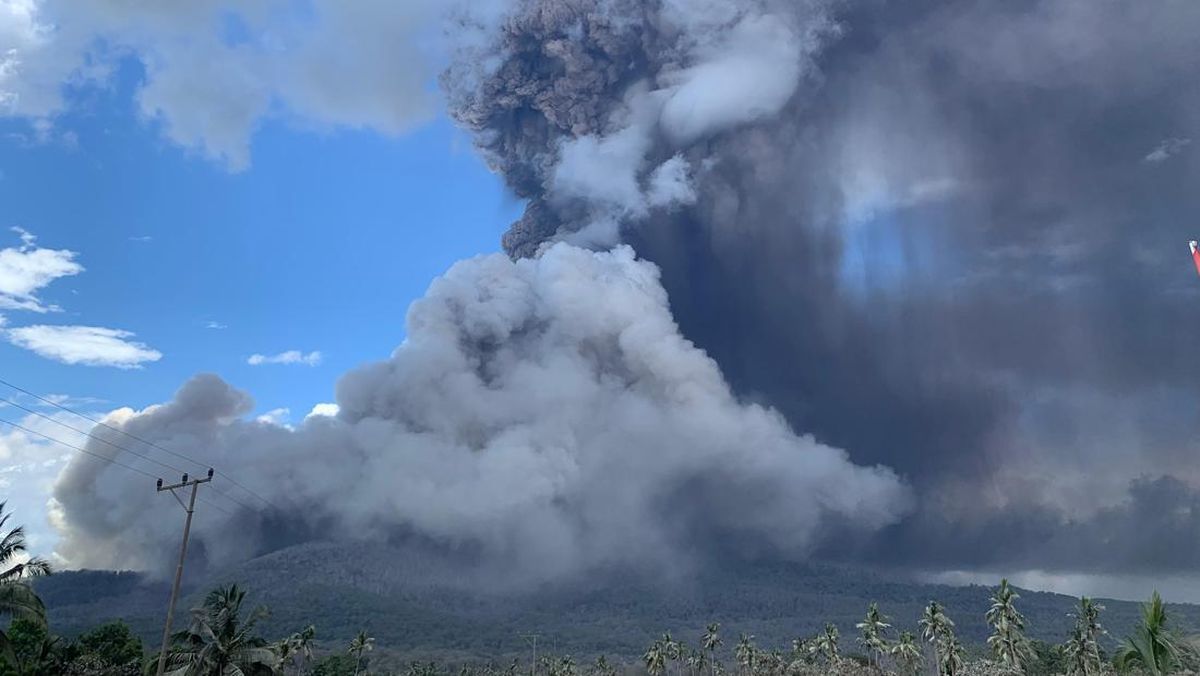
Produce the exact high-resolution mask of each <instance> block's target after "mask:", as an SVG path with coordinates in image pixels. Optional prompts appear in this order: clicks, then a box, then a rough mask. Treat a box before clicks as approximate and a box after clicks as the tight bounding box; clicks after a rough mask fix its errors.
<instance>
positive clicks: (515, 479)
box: [55, 244, 910, 588]
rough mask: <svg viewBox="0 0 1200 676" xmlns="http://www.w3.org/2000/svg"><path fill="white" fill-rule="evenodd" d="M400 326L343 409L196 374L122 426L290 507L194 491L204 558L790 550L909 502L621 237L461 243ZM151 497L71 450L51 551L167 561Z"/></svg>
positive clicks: (116, 560)
mask: <svg viewBox="0 0 1200 676" xmlns="http://www.w3.org/2000/svg"><path fill="white" fill-rule="evenodd" d="M407 326H408V331H407V336H408V338H407V339H406V341H405V342H404V344H402V345H401V346H400V347H399V348H397V349H396V351H395V353H394V354H393V355H392V357H391V358H390V359H387V360H385V361H382V362H379V363H375V364H368V365H365V366H363V367H361V368H359V369H356V370H354V371H352V372H351V373H349V374H347V375H346V376H344V377H343V378H342V380H341V381H340V382H339V384H338V392H337V400H338V404H339V405H340V412H339V413H338V415H337V416H336V417H328V416H316V417H310V418H308V419H307V420H305V421H304V422H303V424H301V425H299V426H298V427H297V428H295V429H287V428H284V427H280V426H277V425H275V424H271V423H265V422H258V421H248V420H246V419H245V418H244V416H245V414H246V413H247V412H248V411H249V410H250V407H251V402H250V399H249V397H248V395H246V394H245V393H242V392H240V391H238V390H236V389H234V388H233V387H231V386H230V385H228V384H226V383H225V382H224V381H222V380H221V379H220V378H218V377H217V376H214V375H200V376H196V377H195V378H193V379H192V380H191V381H189V382H188V383H186V384H185V385H184V386H183V387H182V388H181V389H180V390H179V392H178V393H177V394H176V396H175V398H174V400H173V401H171V402H168V403H166V404H164V405H162V406H156V407H151V408H149V409H147V410H145V411H142V412H137V413H135V412H132V411H125V412H120V413H118V414H114V417H113V423H114V424H121V425H123V426H124V429H126V430H128V431H129V432H131V433H133V434H135V435H137V436H139V437H141V438H144V439H149V440H152V441H154V442H156V443H158V444H160V445H162V446H165V447H167V448H172V449H175V450H177V451H178V452H181V453H185V454H188V455H192V456H194V457H197V458H200V459H202V460H203V461H205V462H210V463H211V464H212V465H214V466H216V467H218V468H220V469H221V470H222V471H223V472H225V473H228V474H232V475H234V476H237V477H239V478H240V479H241V480H242V481H243V482H245V483H248V484H250V485H252V486H254V487H256V488H258V489H259V490H260V491H262V492H264V493H265V494H266V496H267V497H268V498H269V499H270V500H271V501H273V502H275V503H277V504H280V505H283V506H284V507H286V508H288V510H289V514H288V515H287V518H284V515H281V514H277V513H273V512H272V510H270V509H262V510H258V512H257V513H246V512H240V513H238V514H237V515H235V516H233V517H229V516H227V515H224V514H221V513H219V512H215V511H213V510H207V511H206V512H205V513H204V514H203V518H201V519H198V520H197V522H196V524H195V526H194V532H193V538H194V539H195V544H196V547H197V549H198V551H201V552H202V553H203V556H204V557H205V558H206V559H207V560H208V561H209V562H211V563H216V564H222V563H229V562H233V561H237V560H239V559H240V558H241V557H245V556H249V555H253V554H255V553H258V552H262V551H264V550H267V549H271V548H275V547H278V546H281V545H283V544H288V543H290V542H296V541H304V540H307V539H310V538H313V537H315V536H316V534H317V533H321V532H323V533H325V534H332V535H334V536H336V537H343V538H351V539H365V540H379V539H386V538H391V537H396V536H398V535H402V536H404V537H407V538H410V539H415V540H418V541H420V542H422V543H426V544H429V545H431V546H433V547H441V548H444V549H445V550H450V551H455V552H460V553H461V552H470V553H473V554H474V555H475V557H476V563H478V565H479V567H480V569H481V570H482V571H483V573H482V574H488V575H490V579H491V582H490V583H489V584H490V586H491V587H492V588H495V586H496V584H497V583H496V580H498V579H499V580H507V581H508V582H510V583H514V584H520V583H522V582H537V581H542V580H547V579H556V578H563V577H569V576H572V575H576V574H579V573H583V572H587V571H591V570H594V569H597V568H608V567H614V566H616V567H624V568H632V569H641V568H644V567H648V566H654V567H655V569H658V570H661V567H662V566H667V567H668V568H670V569H672V570H678V569H679V568H680V567H681V566H686V565H688V564H691V563H699V562H702V560H703V558H704V554H706V553H711V552H712V551H713V548H714V547H717V546H719V545H720V543H721V542H722V541H723V540H724V539H725V538H727V537H736V538H738V539H740V540H742V541H744V542H747V543H752V544H753V546H754V547H756V548H758V549H761V550H762V551H768V552H773V553H777V554H780V555H784V556H788V557H800V556H804V555H805V554H807V553H808V552H810V551H811V550H812V548H813V547H815V546H816V545H817V544H818V543H819V542H820V540H821V539H822V537H823V536H824V535H825V532H824V529H826V528H828V527H829V526H830V525H831V524H837V525H838V527H839V528H847V529H850V530H851V531H853V532H857V533H863V532H872V531H875V530H878V529H879V528H883V527H886V526H888V525H890V524H893V523H895V522H896V520H897V519H898V518H899V516H900V515H902V514H903V513H904V512H905V511H906V510H907V509H908V507H909V504H910V502H909V499H910V498H909V493H908V490H907V488H906V487H905V486H904V485H903V484H902V482H901V481H900V480H899V479H898V478H897V477H896V475H895V474H894V473H893V472H891V470H889V469H886V468H883V467H863V466H858V465H855V464H853V463H851V462H850V461H849V460H848V459H847V457H846V454H845V453H844V452H843V451H840V450H838V449H835V448H831V447H829V446H825V445H822V444H819V443H817V442H816V441H814V440H813V439H811V438H810V437H804V436H798V435H796V434H794V433H793V432H792V431H791V430H790V429H789V428H788V426H787V424H786V422H785V421H784V420H783V419H782V417H781V416H780V415H779V414H778V413H776V412H775V411H773V410H770V409H767V408H763V407H760V406H757V405H747V404H743V403H740V402H738V401H737V400H736V399H735V398H734V397H733V395H732V393H731V392H730V390H729V387H728V385H727V384H726V383H725V381H724V379H723V377H722V376H721V374H720V371H719V370H718V369H717V366H716V364H715V363H713V361H712V360H711V359H709V358H708V357H707V356H706V355H705V354H704V353H703V352H702V351H700V350H699V349H697V348H696V347H695V346H693V345H692V344H691V343H689V342H688V341H687V340H685V339H684V338H683V337H682V336H680V335H679V332H678V329H677V327H676V325H675V323H674V320H673V319H672V318H671V315H670V312H669V311H668V308H667V299H666V294H665V292H664V291H663V289H662V286H661V285H660V283H659V280H658V270H657V268H656V267H655V266H653V265H652V264H650V263H647V262H645V261H638V260H636V259H635V257H634V255H633V252H632V251H631V250H630V249H629V248H627V247H619V248H616V249H614V250H612V251H611V252H602V253H595V252H591V251H586V250H583V249H580V248H576V247H571V246H568V245H566V244H560V245H558V246H556V247H554V248H551V249H549V250H548V251H546V252H545V253H544V254H543V255H542V256H541V257H539V258H537V259H524V260H519V261H516V262H514V261H512V260H510V259H509V258H508V257H506V256H504V255H501V254H494V255H491V256H484V257H479V258H475V259H471V260H467V261H463V262H461V263H458V264H456V265H455V266H454V267H453V268H451V270H450V271H449V272H447V273H446V275H445V276H443V277H441V278H439V279H438V280H436V281H435V282H434V283H433V285H432V286H431V287H430V289H429V292H428V294H427V295H426V296H425V297H424V298H423V299H421V300H419V301H417V302H416V303H415V304H414V305H413V306H412V308H411V309H410V311H409V314H408V319H407ZM89 450H91V451H93V452H95V453H102V454H105V453H107V454H111V453H114V452H116V451H115V449H113V448H112V447H109V446H106V445H103V444H101V443H99V442H92V443H90V445H89ZM122 460H123V461H125V462H136V459H133V458H128V457H125V458H122ZM101 479H102V480H101ZM268 479H269V480H268ZM213 485H214V486H219V485H220V478H219V477H218V479H217V480H216V481H215V482H214V484H213ZM226 488H227V489H228V486H226ZM161 497H162V496H158V495H155V494H154V491H153V490H151V487H149V486H145V485H143V483H142V480H141V479H140V478H139V477H138V476H137V475H133V474H131V473H129V472H126V471H123V470H121V469H120V468H115V467H112V466H106V465H103V464H100V463H98V462H97V461H95V460H93V459H91V458H88V457H87V456H82V455H81V456H78V457H76V458H74V459H73V460H72V462H71V464H70V465H69V466H68V468H67V469H66V470H65V471H64V473H63V475H62V476H61V477H60V478H59V481H58V484H57V486H56V488H55V498H56V500H57V502H58V503H59V508H58V510H57V512H58V514H57V517H58V519H59V523H60V531H61V533H62V535H63V543H62V546H61V548H60V551H59V553H60V554H61V555H63V556H64V557H65V558H66V559H67V560H68V561H70V563H72V564H74V565H79V566H88V567H110V568H130V567H133V568H144V569H150V570H153V571H161V570H165V567H164V566H162V563H163V562H164V559H166V558H168V557H169V556H170V552H169V550H166V549H164V548H163V547H162V541H163V539H164V538H166V537H168V536H170V535H171V534H173V533H174V531H175V528H176V527H177V521H176V520H174V519H164V518H162V510H161V502H160V501H161ZM156 505H157V506H158V507H159V508H156ZM227 506H228V505H227Z"/></svg>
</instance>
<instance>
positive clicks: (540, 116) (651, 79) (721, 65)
mask: <svg viewBox="0 0 1200 676" xmlns="http://www.w3.org/2000/svg"><path fill="white" fill-rule="evenodd" d="M514 4H515V7H514V8H513V10H512V12H511V14H508V15H506V16H505V18H504V19H503V20H502V21H500V22H498V23H496V22H495V21H493V22H492V23H493V25H494V27H495V30H494V31H493V32H492V33H490V34H488V35H487V36H486V37H485V38H483V39H481V40H478V41H470V42H466V43H465V45H464V46H463V47H462V48H461V49H460V50H459V51H458V58H457V59H456V61H455V62H454V63H453V64H452V65H451V67H450V68H449V69H448V70H447V72H446V73H445V74H444V76H443V78H442V81H443V84H444V86H445V88H446V90H447V92H448V94H449V98H450V105H451V113H452V114H453V115H454V116H455V117H456V118H457V119H458V120H459V121H460V122H462V123H463V124H464V125H465V126H466V127H468V128H469V129H472V130H474V131H475V132H476V140H477V145H478V147H479V148H480V150H481V151H482V152H483V154H484V156H485V157H486V158H487V159H488V161H489V162H490V163H491V164H492V166H493V167H495V168H496V169H497V170H498V171H499V172H500V173H501V174H502V175H503V176H504V177H505V179H506V180H507V181H508V183H509V185H510V186H511V187H512V188H513V190H514V191H515V192H516V193H517V194H518V195H519V196H521V197H523V198H527V199H529V200H530V203H529V205H528V208H527V210H526V213H525V216H524V217H523V218H522V219H521V220H520V221H519V222H518V223H516V224H514V225H513V227H512V229H511V230H510V231H509V232H508V233H507V235H506V236H505V238H504V246H505V248H506V249H507V250H508V251H509V252H510V253H512V254H514V255H521V256H524V255H531V254H533V253H534V252H535V251H536V250H537V248H538V246H539V245H540V244H541V243H542V242H543V241H546V240H549V239H565V240H567V241H572V242H577V243H582V244H586V245H589V246H599V247H606V246H611V245H613V244H616V243H617V242H618V241H619V239H620V228H621V226H622V225H628V224H630V223H636V222H638V221H642V220H645V219H647V218H648V217H650V216H652V215H654V214H656V213H668V212H670V211H672V210H674V209H676V208H678V207H680V206H683V205H687V204H691V203H693V202H695V201H696V199H697V193H696V190H695V188H694V186H693V182H694V180H695V179H694V175H695V174H696V173H707V172H710V171H712V169H713V167H712V165H711V162H709V161H707V160H706V159H705V158H706V156H708V155H710V154H711V153H709V152H708V151H706V150H704V149H703V148H702V146H703V142H704V141H706V140H707V139H710V138H712V137H713V136H715V135H717V134H719V133H720V132H723V131H727V130H730V129H736V128H739V127H741V126H743V125H748V124H752V123H755V122H760V121H764V120H770V119H772V118H774V117H775V116H777V115H778V114H779V113H780V112H781V111H783V110H784V109H785V107H786V106H787V105H788V104H789V102H790V101H792V100H793V99H794V98H795V97H796V93H797V91H798V90H799V89H800V87H801V86H802V85H803V84H804V83H806V82H808V81H810V80H812V79H813V78H814V77H815V74H816V69H815V66H814V65H813V58H814V57H815V55H816V54H817V52H818V51H819V49H820V48H821V47H822V46H823V45H824V44H825V42H826V41H827V40H828V39H829V38H830V37H831V36H833V35H835V34H836V33H837V25H836V24H835V23H833V21H832V20H831V19H830V18H829V16H828V13H827V11H826V9H825V5H826V4H827V3H825V2H816V1H812V0H805V1H800V2H795V1H791V2H772V1H770V0H750V1H742V2H714V1H713V0H668V1H666V2H643V1H642V0H602V1H600V2H585V1H581V0H574V1H572V2H565V3H564V2H545V1H542V0H537V1H525V2H518V3H514ZM476 23H477V24H479V23H486V22H484V21H482V20H477V21H476ZM463 24H464V25H472V24H471V22H470V19H469V15H468V18H467V19H464V20H463Z"/></svg>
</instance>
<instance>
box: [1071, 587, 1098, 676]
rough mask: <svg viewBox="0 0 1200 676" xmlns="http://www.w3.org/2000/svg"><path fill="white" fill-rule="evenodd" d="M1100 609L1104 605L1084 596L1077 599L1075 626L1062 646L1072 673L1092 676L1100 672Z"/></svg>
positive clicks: (1079, 675)
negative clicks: (1077, 608)
mask: <svg viewBox="0 0 1200 676" xmlns="http://www.w3.org/2000/svg"><path fill="white" fill-rule="evenodd" d="M1102 610H1104V606H1102V605H1100V604H1098V603H1096V602H1094V601H1092V600H1091V599H1089V598H1088V597H1086V596H1085V597H1083V598H1081V599H1079V612H1078V613H1077V614H1076V615H1075V626H1074V628H1072V630H1071V634H1070V636H1069V637H1068V638H1067V642H1066V644H1065V645H1064V646H1063V652H1064V653H1065V654H1066V655H1067V658H1068V659H1069V660H1070V668H1071V673H1072V674H1073V675H1078V676H1092V675H1093V674H1098V673H1099V672H1100V637H1101V636H1103V635H1104V633H1105V631H1104V627H1103V626H1101V625H1100V611H1102Z"/></svg>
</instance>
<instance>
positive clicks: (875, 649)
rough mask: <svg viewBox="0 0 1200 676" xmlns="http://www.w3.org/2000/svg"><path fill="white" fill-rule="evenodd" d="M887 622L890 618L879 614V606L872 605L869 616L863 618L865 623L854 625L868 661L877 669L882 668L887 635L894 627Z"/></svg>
mask: <svg viewBox="0 0 1200 676" xmlns="http://www.w3.org/2000/svg"><path fill="white" fill-rule="evenodd" d="M887 620H888V618H886V617H884V616H883V613H880V612H879V604H876V603H872V604H871V605H870V606H868V607H867V616H866V617H865V618H863V621H862V622H859V623H858V624H856V625H854V626H855V627H857V628H858V630H859V632H860V635H859V638H858V642H859V645H861V646H862V647H863V649H864V650H866V651H867V655H868V659H870V661H871V663H872V664H874V665H875V667H876V668H882V667H881V664H880V661H881V660H880V658H882V657H883V654H884V652H886V651H887V636H886V634H887V630H888V629H890V628H891V627H892V625H890V624H888V622H887Z"/></svg>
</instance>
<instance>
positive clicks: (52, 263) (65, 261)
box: [0, 228, 83, 312]
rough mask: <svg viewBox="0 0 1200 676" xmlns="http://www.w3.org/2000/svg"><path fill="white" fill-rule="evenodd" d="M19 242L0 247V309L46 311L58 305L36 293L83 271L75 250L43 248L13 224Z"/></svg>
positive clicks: (35, 239)
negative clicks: (54, 282)
mask: <svg viewBox="0 0 1200 676" xmlns="http://www.w3.org/2000/svg"><path fill="white" fill-rule="evenodd" d="M12 231H13V232H15V233H16V234H17V235H18V237H20V239H21V243H20V245H18V246H14V247H8V248H6V249H0V309H6V310H26V311H30V312H49V311H55V310H58V309H59V308H58V307H57V306H54V305H45V304H43V303H42V301H41V300H39V299H38V297H37V293H38V292H39V291H41V290H42V289H43V288H45V287H46V286H48V285H49V284H50V283H51V282H53V281H54V280H56V279H59V278H62V277H69V276H71V275H77V274H79V273H81V272H83V266H82V265H80V264H79V263H78V262H76V260H75V256H76V255H77V254H76V253H75V252H74V251H68V250H66V249H44V248H42V247H39V246H38V245H37V237H35V236H34V235H33V233H31V232H29V231H28V230H25V229H23V228H12Z"/></svg>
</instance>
